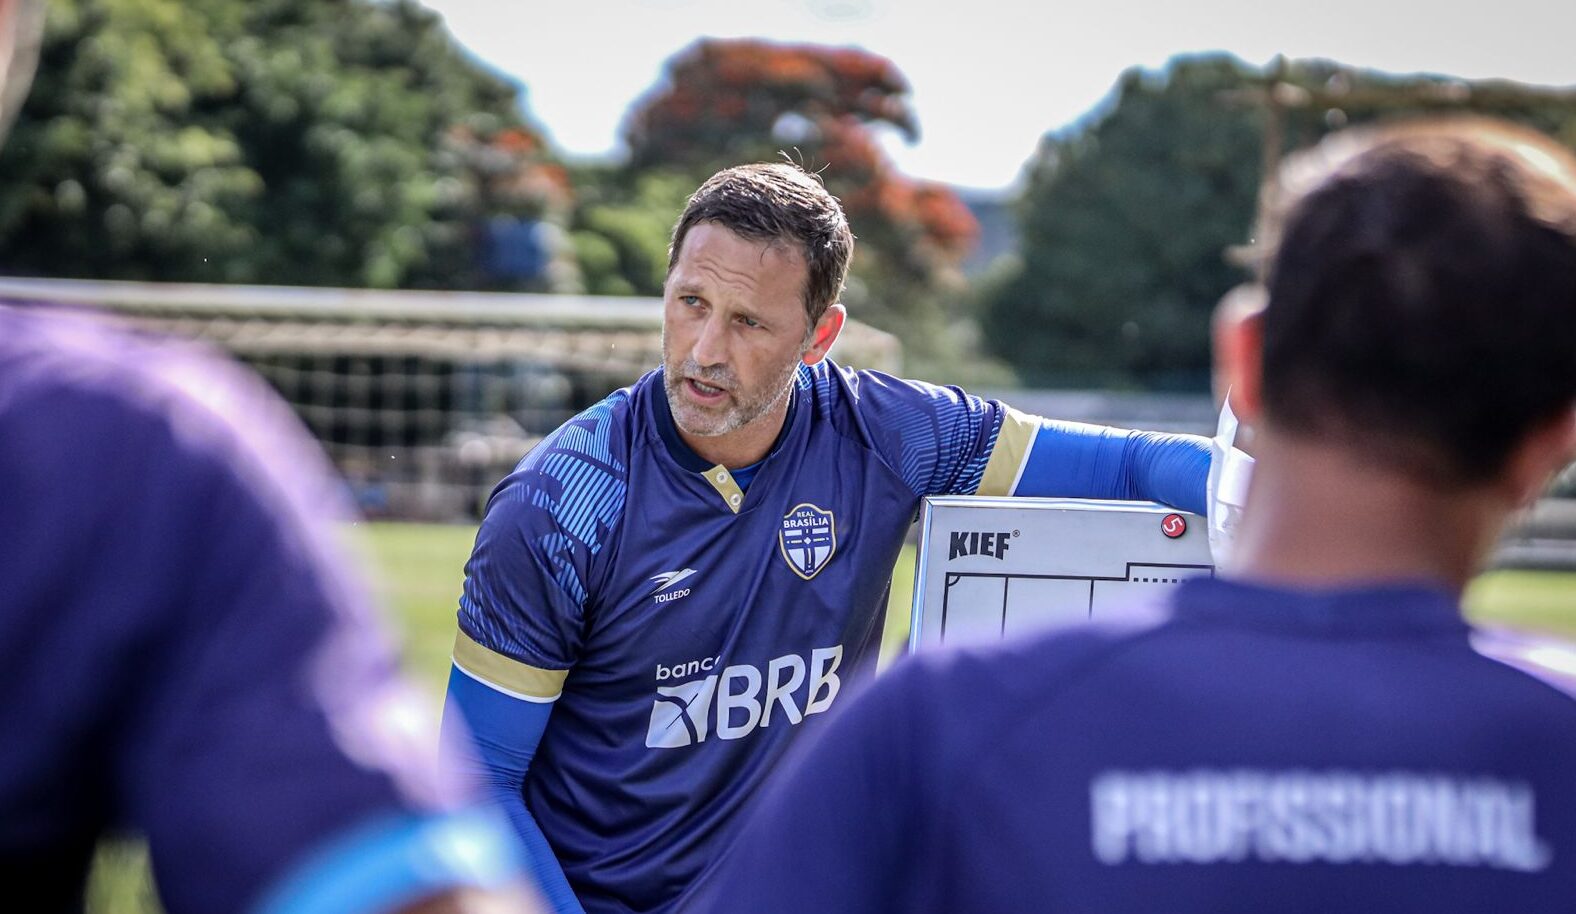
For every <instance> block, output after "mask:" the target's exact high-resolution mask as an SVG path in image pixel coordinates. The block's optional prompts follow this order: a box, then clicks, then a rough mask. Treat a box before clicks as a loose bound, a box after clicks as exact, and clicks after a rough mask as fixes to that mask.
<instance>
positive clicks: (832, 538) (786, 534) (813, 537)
mask: <svg viewBox="0 0 1576 914" xmlns="http://www.w3.org/2000/svg"><path fill="white" fill-rule="evenodd" d="M777 545H778V546H780V547H782V553H783V558H784V559H786V560H787V562H788V567H789V568H792V569H793V571H794V574H797V575H798V576H799V577H801V578H804V579H805V580H806V581H808V580H810V579H811V578H813V577H815V576H816V575H817V574H819V573H820V571H821V569H822V568H825V567H826V563H827V562H830V561H831V560H832V553H834V552H836V551H837V518H835V517H833V516H832V512H830V511H822V510H821V509H820V508H817V507H816V506H815V505H808V504H805V505H797V506H795V507H794V509H793V510H791V511H789V512H788V513H787V514H786V515H785V516H784V517H783V525H782V529H781V530H779V531H778V532H777Z"/></svg>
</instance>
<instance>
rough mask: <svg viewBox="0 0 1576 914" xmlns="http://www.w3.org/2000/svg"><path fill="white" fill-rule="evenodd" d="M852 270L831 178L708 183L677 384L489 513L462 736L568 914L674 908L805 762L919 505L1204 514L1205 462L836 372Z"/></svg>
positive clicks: (688, 258) (672, 349)
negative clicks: (1077, 499) (758, 796)
mask: <svg viewBox="0 0 1576 914" xmlns="http://www.w3.org/2000/svg"><path fill="white" fill-rule="evenodd" d="M852 248H853V237H852V235H851V234H850V232H849V228H848V223H847V221H846V220H845V218H844V216H843V212H842V210H841V208H840V207H839V205H838V203H837V201H836V200H835V199H834V198H833V197H831V196H830V195H829V194H828V193H827V192H826V190H825V189H824V188H823V187H822V185H821V184H820V182H819V181H818V180H817V179H816V178H815V177H814V176H812V175H810V174H807V173H805V172H804V171H802V170H800V169H798V168H795V167H792V166H790V165H784V164H775V165H753V166H743V167H739V168H731V169H728V170H726V171H723V172H721V173H719V174H717V175H715V176H714V177H712V178H711V179H710V180H708V181H707V182H706V183H705V184H704V185H703V186H702V187H701V188H700V189H699V190H698V191H697V192H696V193H695V195H694V196H693V197H692V198H691V199H690V201H689V203H688V205H687V206H686V208H685V210H684V213H683V214H682V216H681V217H680V219H679V221H678V224H677V227H676V228H675V230H674V234H673V246H672V250H671V253H670V263H669V269H668V278H667V282H666V285H665V291H664V309H665V310H664V315H663V366H662V369H661V370H659V371H654V372H652V373H651V374H648V375H646V376H645V377H643V378H641V379H640V380H639V381H637V382H636V383H635V384H634V386H632V387H630V388H628V389H626V390H621V391H618V392H616V393H614V394H613V395H611V396H610V397H608V398H607V399H606V400H604V401H603V402H601V403H599V404H597V405H596V406H594V407H592V408H591V409H589V410H587V411H586V412H585V413H583V414H581V415H580V416H578V417H576V418H575V419H573V420H571V421H570V422H568V423H567V424H565V425H564V426H563V427H562V428H560V429H558V430H557V431H556V432H554V433H553V434H552V435H551V436H549V437H548V438H547V439H546V440H545V441H544V442H543V443H542V444H541V445H540V446H539V447H537V448H536V449H535V450H534V451H532V452H531V453H530V454H528V455H527V456H526V457H525V459H524V460H523V461H522V462H521V463H520V465H519V467H518V468H517V469H516V470H515V472H514V473H513V474H512V475H510V476H509V477H508V478H506V479H505V480H504V481H503V482H502V483H501V484H500V485H499V486H498V488H497V489H496V490H495V491H494V493H493V496H492V498H491V501H490V502H489V505H488V509H487V515H486V518H485V520H484V521H483V523H482V527H481V530H480V532H479V534H478V535H477V540H476V547H475V551H474V553H473V554H472V557H471V560H470V562H469V564H468V565H467V566H466V581H465V590H464V595H463V597H462V599H461V603H460V612H459V624H460V632H459V635H458V640H457V642H456V647H455V669H454V671H453V673H452V675H451V679H450V689H449V702H450V710H451V711H459V712H463V714H464V717H465V719H466V721H467V722H468V723H469V725H470V727H471V729H472V731H473V732H474V733H475V734H476V736H477V738H478V741H479V743H480V745H481V750H482V751H481V755H482V760H483V762H484V766H483V770H482V772H481V775H482V777H483V779H484V781H485V782H486V783H487V784H488V785H489V787H490V789H491V790H493V791H494V792H495V793H496V794H497V795H498V797H499V800H500V802H501V803H503V804H504V805H505V807H506V808H507V809H508V810H509V811H510V814H511V815H512V816H513V818H514V820H515V824H516V826H517V827H518V828H519V830H520V832H521V834H522V835H523V836H524V837H525V839H526V842H527V844H528V846H529V847H530V848H531V850H532V851H533V855H532V856H533V860H534V861H536V862H537V864H538V865H540V866H541V867H542V869H541V870H540V871H539V873H538V875H539V876H540V877H541V879H542V880H543V882H544V883H545V884H546V885H547V887H548V894H549V895H550V896H551V897H552V899H553V900H554V901H555V902H556V903H557V904H558V906H559V908H560V910H569V911H574V910H579V909H580V908H581V907H582V906H583V908H584V910H585V911H589V912H593V914H601V912H612V911H620V912H622V911H662V910H667V909H670V908H671V907H672V906H673V905H674V903H675V899H677V898H678V896H679V895H680V893H681V892H682V891H684V889H685V887H686V886H687V885H688V884H689V883H690V882H691V880H692V879H693V878H694V876H695V874H696V873H697V872H699V870H700V869H701V867H702V866H704V865H705V864H706V863H708V862H709V861H710V860H711V859H712V858H713V857H714V856H715V855H716V854H717V853H718V852H719V850H720V849H721V848H722V846H723V845H724V843H725V842H726V841H727V840H728V838H729V837H730V836H731V833H732V828H733V823H734V821H735V818H736V816H737V814H738V812H739V810H740V809H742V808H743V807H744V805H745V804H746V802H747V801H748V800H749V799H750V797H751V795H752V794H753V792H754V791H755V789H756V788H757V787H758V786H759V785H760V783H761V782H762V780H763V778H765V777H766V775H767V773H768V772H769V771H770V769H771V768H772V766H773V764H774V763H775V761H776V760H777V758H778V756H779V755H780V754H781V752H782V750H783V749H784V748H786V746H787V745H788V743H789V742H790V741H791V740H792V739H793V738H794V735H795V734H796V733H797V732H798V731H799V730H800V729H801V728H805V727H808V726H810V725H811V722H812V721H813V719H814V718H816V717H817V716H818V715H820V714H821V713H822V712H824V711H825V710H826V709H827V708H829V707H831V706H832V704H833V702H834V701H835V700H836V699H837V697H838V695H839V694H840V693H841V691H842V690H843V688H844V686H845V684H846V683H847V682H848V681H849V680H850V678H852V677H857V676H860V675H863V674H865V673H867V672H868V671H869V670H870V668H871V667H872V666H873V660H874V658H875V654H876V649H877V647H878V641H879V637H880V629H881V626H880V615H881V610H882V609H883V608H884V606H885V604H886V592H887V587H888V583H889V574H890V570H891V568H892V565H893V562H894V561H895V560H896V558H897V555H898V552H899V550H900V549H901V547H902V543H903V538H904V536H905V534H906V532H907V530H908V528H909V525H910V523H911V522H912V521H913V519H914V517H915V515H916V511H917V509H918V506H919V502H920V499H921V498H922V497H924V496H926V495H939V494H944V493H975V492H978V493H980V494H995V495H1007V494H1012V493H1017V494H1039V495H1065V496H1085V497H1097V498H1144V499H1154V500H1158V501H1164V502H1167V503H1170V504H1173V505H1178V506H1181V507H1184V508H1189V509H1191V510H1194V511H1203V510H1204V502H1205V499H1204V490H1205V477H1206V476H1207V473H1208V469H1209V456H1208V455H1209V450H1208V447H1209V446H1208V443H1207V442H1206V441H1204V440H1203V439H1198V438H1191V437H1182V436H1166V435H1154V434H1139V433H1134V432H1127V431H1119V430H1116V429H1107V428H1098V427H1092V426H1083V425H1076V424H1071V423H1062V422H1052V421H1048V420H1043V419H1039V418H1037V417H1032V416H1026V415H1023V414H1022V413H1018V412H1016V411H1013V410H1011V409H1009V408H1007V407H1005V406H1003V405H1002V404H1000V403H996V402H993V401H986V400H980V399H978V398H975V397H971V396H968V395H966V394H964V393H963V392H962V391H959V390H957V389H955V388H943V387H935V386H932V385H928V384H921V383H917V382H912V381H903V380H899V379H897V378H893V377H889V376H887V375H883V374H879V373H875V372H855V371H849V370H846V369H842V368H839V367H837V366H836V365H834V364H832V363H831V362H829V361H828V360H827V358H826V356H827V351H828V350H829V349H830V348H831V347H832V344H833V342H834V341H835V340H836V339H837V335H838V331H839V330H840V329H841V328H842V326H843V320H844V309H843V306H842V305H840V304H838V303H837V299H838V296H839V293H840V292H841V290H842V286H843V279H844V276H845V274H846V272H847V268H848V261H849V257H850V255H851V253H852ZM528 769H529V774H527V771H528ZM560 865H561V868H560Z"/></svg>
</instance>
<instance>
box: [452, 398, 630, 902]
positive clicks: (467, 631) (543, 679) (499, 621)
mask: <svg viewBox="0 0 1576 914" xmlns="http://www.w3.org/2000/svg"><path fill="white" fill-rule="evenodd" d="M574 426H575V424H574V423H571V424H570V425H566V426H565V428H566V429H572V430H576V431H577V432H578V431H583V429H577V428H575V427H574ZM581 437H582V438H583V437H584V436H583V435H581ZM591 450H594V448H592V449H591ZM586 451H587V448H585V447H584V445H583V444H582V445H581V446H580V447H576V446H575V445H574V444H573V443H563V442H561V441H560V435H556V434H555V435H554V436H551V437H549V439H548V440H547V441H545V442H543V443H542V444H541V445H539V446H538V447H537V449H536V450H535V451H532V452H531V454H529V455H528V456H527V457H526V458H525V460H523V461H522V462H521V465H520V467H519V468H517V469H516V470H515V472H514V473H512V474H511V475H510V476H509V477H508V478H507V479H506V480H505V481H504V482H503V483H502V484H501V485H500V486H499V487H498V489H497V490H496V491H495V492H494V493H493V496H492V498H491V499H490V500H489V502H488V505H487V514H486V516H485V517H484V518H483V519H482V524H481V528H480V529H479V530H478V531H477V534H476V545H475V548H474V549H473V550H472V551H471V557H470V560H469V561H468V562H467V563H466V565H465V585H464V592H463V594H462V595H461V597H460V607H459V619H458V621H459V632H458V635H457V637H456V639H455V643H454V668H453V670H452V671H451V674H450V678H449V691H448V698H447V707H446V708H445V714H444V716H445V720H446V722H448V723H449V724H450V725H452V724H453V722H454V721H455V716H456V715H458V716H459V717H462V718H463V723H464V724H465V725H466V726H467V727H468V728H469V729H470V731H471V734H472V736H473V738H474V739H475V741H476V749H477V752H476V754H475V755H474V756H473V760H472V761H471V762H470V763H469V768H468V770H467V771H466V775H467V777H468V779H469V780H470V781H471V782H472V783H475V784H479V785H480V786H481V787H482V788H483V790H484V791H485V792H486V794H487V795H488V796H489V797H490V798H491V799H492V800H493V801H494V802H495V803H496V804H497V805H498V806H499V807H501V808H502V809H503V811H504V812H505V813H506V814H507V815H508V818H509V821H510V822H511V823H512V824H513V825H514V828H515V831H516V833H517V834H518V835H519V837H520V839H521V840H522V841H523V842H524V843H525V845H526V846H527V848H528V849H529V850H530V851H531V856H532V865H533V867H535V869H536V871H537V874H538V876H539V877H540V878H541V880H542V886H543V888H544V891H545V893H546V894H547V895H548V897H549V898H550V900H551V901H552V903H553V905H554V907H555V908H556V909H557V910H558V911H560V912H576V914H577V912H579V911H580V904H579V902H578V901H577V900H576V899H575V897H574V894H573V892H572V891H571V890H570V887H569V883H568V880H567V879H566V878H565V875H564V871H563V866H562V864H561V863H560V861H559V860H558V859H557V857H556V855H554V853H553V851H552V847H551V846H550V845H549V843H548V841H547V839H546V836H545V834H544V833H543V831H542V828H541V825H540V823H538V822H537V821H536V819H535V817H533V816H532V815H531V812H530V810H528V809H527V808H526V806H525V796H524V792H523V788H524V785H525V783H526V777H527V776H528V772H529V770H530V765H531V761H532V759H533V757H534V756H535V754H536V747H537V745H538V744H539V742H540V741H541V738H542V734H543V733H544V732H545V731H546V728H547V726H548V721H549V718H550V716H551V711H552V707H553V702H554V701H556V700H557V699H558V697H559V695H560V694H561V692H562V690H563V685H564V682H565V680H566V679H567V678H568V675H569V669H570V668H571V667H573V666H574V665H575V663H576V662H577V661H578V660H579V657H580V651H581V647H582V643H581V638H582V637H583V632H584V629H585V625H584V612H585V606H586V602H587V600H588V598H589V596H590V585H589V584H588V582H589V581H591V580H592V563H593V560H594V558H595V556H596V555H597V554H598V553H599V552H600V551H601V550H602V548H603V547H604V546H605V545H606V541H605V538H606V537H607V536H609V531H610V530H612V529H613V528H614V526H615V525H616V522H617V519H618V517H619V515H620V513H621V512H622V510H623V493H624V483H623V480H622V477H620V476H618V475H616V474H615V473H614V472H612V471H611V470H610V469H609V467H608V466H607V464H605V463H603V462H600V461H598V460H597V459H595V458H594V457H593V456H592V455H591V454H588V453H587V452H586Z"/></svg>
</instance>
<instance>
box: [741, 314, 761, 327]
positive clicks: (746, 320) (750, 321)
mask: <svg viewBox="0 0 1576 914" xmlns="http://www.w3.org/2000/svg"><path fill="white" fill-rule="evenodd" d="M739 323H741V324H743V325H744V326H746V327H759V326H760V325H761V322H760V321H758V320H756V319H755V318H753V317H750V316H749V315H745V314H741V315H739Z"/></svg>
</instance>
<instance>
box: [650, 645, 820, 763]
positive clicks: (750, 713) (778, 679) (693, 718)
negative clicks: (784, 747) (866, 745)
mask: <svg viewBox="0 0 1576 914" xmlns="http://www.w3.org/2000/svg"><path fill="white" fill-rule="evenodd" d="M717 659H718V658H716V657H707V658H705V659H704V660H690V661H687V662H685V663H677V664H674V665H673V666H671V667H669V666H664V665H662V664H660V663H659V664H657V681H658V682H662V681H665V680H669V679H680V678H683V677H685V676H696V675H699V674H701V673H705V672H709V671H711V670H714V669H716V666H717ZM842 662H843V646H842V645H841V644H839V645H835V646H833V647H818V648H816V649H815V650H813V651H811V652H810V657H809V659H808V661H807V660H806V659H805V658H804V657H801V656H800V655H798V654H784V655H783V656H781V657H776V658H773V659H772V660H771V661H769V662H768V663H767V664H766V670H765V672H764V673H763V672H762V671H761V669H760V667H757V666H752V665H750V664H748V663H740V664H735V665H733V666H729V667H724V668H723V670H722V672H721V673H712V674H711V675H709V676H706V677H705V678H704V679H697V680H695V681H694V682H685V683H681V684H679V685H672V686H661V685H659V686H657V698H656V701H654V702H653V703H652V705H651V726H650V727H649V728H647V730H646V747H647V748H649V749H677V748H679V747H680V746H691V745H694V744H696V743H704V742H705V741H706V739H707V738H708V737H710V736H715V737H716V738H718V739H741V738H743V737H745V736H748V735H750V734H751V733H753V732H755V728H756V727H769V726H771V723H772V716H773V712H780V713H781V718H782V719H786V720H787V721H788V723H789V724H797V723H799V722H800V721H802V720H804V719H805V718H806V717H809V716H810V715H811V714H819V713H821V712H822V711H825V710H826V709H827V708H830V707H831V706H832V701H833V699H835V698H837V693H838V691H839V690H840V689H841V688H842V680H840V679H839V678H838V676H837V668H838V666H839V665H841V664H842ZM806 680H808V682H807V681H806ZM801 686H804V687H805V688H803V689H802V690H801V688H800V687H801ZM763 688H764V694H763ZM796 696H797V697H796ZM801 700H802V701H803V703H804V710H802V711H801V710H800V704H799V703H800V701H801Z"/></svg>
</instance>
